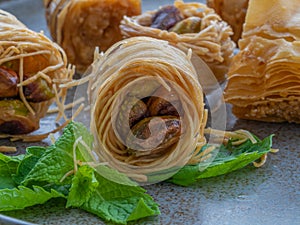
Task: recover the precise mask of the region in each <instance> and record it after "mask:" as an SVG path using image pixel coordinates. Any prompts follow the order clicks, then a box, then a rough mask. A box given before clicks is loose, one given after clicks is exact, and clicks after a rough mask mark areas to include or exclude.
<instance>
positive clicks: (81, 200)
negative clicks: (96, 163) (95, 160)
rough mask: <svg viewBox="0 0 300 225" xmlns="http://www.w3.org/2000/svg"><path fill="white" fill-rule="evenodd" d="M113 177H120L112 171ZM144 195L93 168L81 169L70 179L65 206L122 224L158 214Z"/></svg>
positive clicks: (84, 167) (156, 209)
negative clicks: (113, 180)
mask: <svg viewBox="0 0 300 225" xmlns="http://www.w3.org/2000/svg"><path fill="white" fill-rule="evenodd" d="M102 168H104V166H102ZM112 171H113V170H111V171H110V174H112V173H113V172H112ZM114 176H115V177H117V176H119V177H122V176H123V175H121V174H119V173H118V172H116V171H115V174H114ZM121 179H122V178H121ZM82 187H84V189H83V188H82ZM145 192H146V191H145V190H144V189H143V188H141V187H138V186H128V185H123V184H118V183H115V182H112V181H110V180H108V179H106V178H104V177H102V176H101V175H99V174H98V173H97V172H96V171H95V170H94V169H93V168H91V167H89V166H82V167H80V168H79V170H78V172H77V173H76V175H75V176H74V178H73V182H72V187H71V189H70V194H69V196H68V202H67V207H80V208H82V209H84V210H86V211H88V212H91V213H94V214H96V215H98V216H99V217H101V218H103V219H104V220H106V221H112V222H115V223H121V224H125V223H127V222H128V221H131V220H137V219H139V218H143V217H147V216H152V215H158V214H159V213H160V212H159V209H158V205H157V204H156V203H155V202H154V201H153V199H152V198H151V197H150V196H149V195H147V194H146V193H145Z"/></svg>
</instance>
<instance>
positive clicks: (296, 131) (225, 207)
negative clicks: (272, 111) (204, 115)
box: [0, 0, 300, 225]
mask: <svg viewBox="0 0 300 225" xmlns="http://www.w3.org/2000/svg"><path fill="white" fill-rule="evenodd" d="M167 3H172V1H168V0H165V1H146V0H145V1H143V10H146V9H147V10H148V9H155V8H157V6H158V5H163V4H167ZM0 8H2V9H4V10H7V11H9V12H12V13H13V14H14V15H16V16H17V17H18V18H19V19H20V20H21V21H22V22H24V23H25V24H26V25H27V26H28V27H29V28H31V29H33V30H35V31H40V30H44V31H45V33H46V34H48V31H47V27H46V23H45V18H44V11H43V7H42V0H8V1H0ZM228 115H229V119H228V126H227V130H235V129H247V130H249V131H251V132H253V133H255V134H256V135H257V136H259V137H261V138H263V137H266V136H268V135H269V134H271V133H273V134H275V137H274V148H279V149H280V151H279V152H278V153H277V154H269V157H268V160H267V163H266V164H265V165H264V166H263V167H262V168H258V169H256V168H254V167H253V166H248V167H246V168H244V169H242V170H239V171H236V172H233V173H231V174H228V175H225V176H220V177H216V178H212V179H206V180H202V181H200V182H198V183H197V184H195V185H193V186H191V187H179V186H175V185H172V184H167V183H160V184H154V185H151V186H146V189H147V190H148V193H149V194H150V195H152V196H153V198H154V199H155V200H156V201H157V202H158V203H159V204H160V209H161V215H160V216H157V217H152V218H146V219H144V220H141V221H138V224H164V225H166V224H184V225H190V224H191V225H192V224H203V225H213V224H230V225H240V224H249V225H250V224H251V225H252V224H257V225H267V224H272V225H274V224H278V225H279V224H280V225H282V224H300V190H299V189H300V183H299V181H300V176H299V169H300V162H299V157H300V155H299V154H300V151H299V145H300V126H299V125H295V124H287V123H282V124H273V123H261V122H255V121H245V120H237V119H236V118H235V117H234V116H232V115H231V113H230V111H229V113H228ZM51 123H52V119H51V118H48V119H46V120H45V121H43V124H42V125H43V127H46V128H47V127H48V128H49V126H50V125H49V124H51ZM39 144H42V145H43V144H47V141H45V143H44V142H42V143H39ZM15 145H17V147H18V148H19V149H24V147H25V144H22V143H15ZM20 151H21V150H20ZM3 214H5V215H2V216H1V215H0V224H28V223H26V222H25V221H28V222H30V223H35V224H104V223H103V222H102V221H101V220H100V219H99V218H97V217H96V216H94V215H91V214H89V213H86V212H84V211H82V210H77V209H65V208H64V202H63V201H62V202H58V201H50V202H49V203H47V204H45V205H41V206H35V207H29V208H27V209H25V210H20V211H11V212H5V213H3ZM7 216H9V217H10V218H9V217H7ZM132 224H136V223H132Z"/></svg>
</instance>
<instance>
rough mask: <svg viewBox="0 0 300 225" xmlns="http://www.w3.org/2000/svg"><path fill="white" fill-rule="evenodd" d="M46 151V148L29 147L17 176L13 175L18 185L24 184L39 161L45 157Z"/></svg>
mask: <svg viewBox="0 0 300 225" xmlns="http://www.w3.org/2000/svg"><path fill="white" fill-rule="evenodd" d="M45 151H46V148H45V147H40V146H34V147H28V148H27V149H26V153H25V155H24V157H23V160H22V161H21V162H20V164H19V166H18V170H17V171H16V174H14V175H13V179H14V181H15V182H16V183H17V184H18V185H20V184H21V183H22V182H23V180H24V179H25V177H26V176H27V175H28V173H29V172H30V171H31V170H32V168H33V167H34V166H35V164H36V163H37V162H38V160H39V159H40V158H41V157H42V156H43V154H44V153H45Z"/></svg>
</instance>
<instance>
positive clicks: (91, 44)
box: [44, 0, 141, 73]
mask: <svg viewBox="0 0 300 225" xmlns="http://www.w3.org/2000/svg"><path fill="white" fill-rule="evenodd" d="M44 5H45V7H46V18H47V23H48V27H49V29H50V33H51V36H52V38H53V39H54V40H55V41H56V42H57V43H58V44H59V45H61V46H62V48H63V49H64V50H65V51H66V54H67V56H68V60H69V62H70V63H72V64H74V65H76V69H77V71H78V72H81V73H82V72H84V71H85V70H86V69H87V67H88V66H89V65H90V64H91V63H92V61H93V54H94V51H95V47H99V49H100V50H101V51H105V50H106V49H107V48H109V47H110V46H111V45H112V44H114V43H115V42H117V41H120V40H121V39H122V36H121V33H120V29H119V23H120V21H121V19H122V18H123V16H124V15H128V16H133V15H138V14H140V13H141V1H140V0H122V1H119V0H89V1H76V0H44Z"/></svg>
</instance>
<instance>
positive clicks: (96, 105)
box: [89, 37, 207, 183]
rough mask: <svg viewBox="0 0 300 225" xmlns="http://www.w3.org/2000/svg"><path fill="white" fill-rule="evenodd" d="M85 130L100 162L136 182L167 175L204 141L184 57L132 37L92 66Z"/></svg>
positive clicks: (200, 104)
mask: <svg viewBox="0 0 300 225" xmlns="http://www.w3.org/2000/svg"><path fill="white" fill-rule="evenodd" d="M89 91H90V95H89V96H90V101H91V103H90V106H91V121H90V128H91V132H92V133H93V134H94V140H95V146H94V150H95V151H96V153H97V154H98V156H99V159H100V161H104V162H108V164H109V166H111V167H113V168H115V169H117V170H119V171H120V172H122V173H125V174H127V175H128V176H129V177H131V178H133V179H135V180H137V181H140V182H143V183H145V182H158V181H161V180H165V179H166V178H168V177H170V176H171V175H173V174H174V173H175V172H176V171H178V170H179V169H180V168H181V167H182V166H184V165H185V164H187V163H189V162H191V161H190V160H191V158H193V156H194V155H196V154H197V152H199V151H200V149H201V147H202V146H203V145H204V144H205V143H206V139H205V137H204V127H205V125H206V117H207V113H206V110H205V109H204V101H203V90H202V87H201V85H200V83H199V81H198V75H197V73H196V71H195V69H194V67H193V65H192V63H191V60H190V56H188V55H186V54H185V53H184V52H182V51H181V50H179V49H178V48H176V47H173V46H171V45H169V43H168V42H166V41H163V40H157V39H153V38H149V37H133V38H129V39H126V40H123V41H121V42H118V43H116V44H115V45H113V46H112V47H111V48H110V49H108V50H107V51H106V52H105V54H104V55H103V56H102V57H101V58H100V59H99V60H98V61H95V62H94V64H93V72H92V79H91V80H90V87H89Z"/></svg>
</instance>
